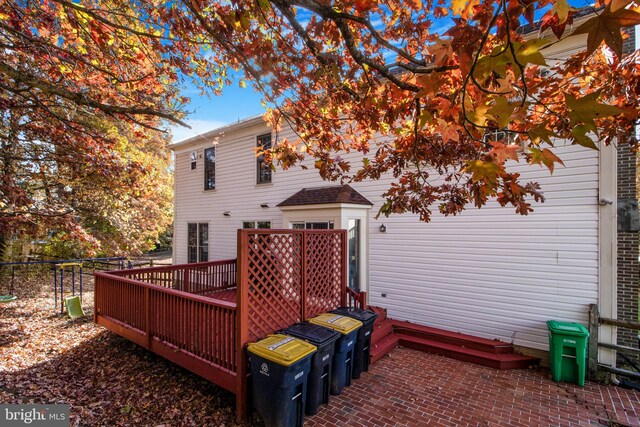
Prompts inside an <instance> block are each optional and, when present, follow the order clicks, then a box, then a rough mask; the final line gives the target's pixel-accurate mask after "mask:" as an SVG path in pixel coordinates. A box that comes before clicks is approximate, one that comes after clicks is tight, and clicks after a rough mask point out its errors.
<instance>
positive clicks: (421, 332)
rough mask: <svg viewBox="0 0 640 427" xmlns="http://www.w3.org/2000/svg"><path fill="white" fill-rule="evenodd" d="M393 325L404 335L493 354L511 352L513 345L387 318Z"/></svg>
mask: <svg viewBox="0 0 640 427" xmlns="http://www.w3.org/2000/svg"><path fill="white" fill-rule="evenodd" d="M388 320H389V321H390V322H391V324H392V325H393V331H394V332H396V333H400V334H403V335H406V336H413V337H415V338H420V339H426V340H431V341H437V342H442V343H446V344H451V345H455V346H458V347H464V348H469V349H473V350H478V351H482V352H487V353H493V354H509V353H513V346H512V345H511V344H509V343H506V342H503V341H499V340H489V339H486V338H480V337H474V336H473V335H466V334H461V333H459V332H452V331H445V330H443V329H437V328H432V327H429V326H423V325H417V324H415V323H411V322H405V321H402V320H393V319H388Z"/></svg>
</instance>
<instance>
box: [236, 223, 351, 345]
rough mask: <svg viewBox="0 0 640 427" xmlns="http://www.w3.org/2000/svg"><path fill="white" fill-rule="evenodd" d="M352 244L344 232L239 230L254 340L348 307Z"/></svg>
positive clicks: (242, 299)
mask: <svg viewBox="0 0 640 427" xmlns="http://www.w3.org/2000/svg"><path fill="white" fill-rule="evenodd" d="M346 244H347V235H346V232H345V231H344V230H260V231H257V230H239V231H238V266H239V267H238V269H239V270H240V269H242V270H243V271H244V274H245V277H243V279H242V280H243V282H242V284H241V285H240V286H239V292H240V293H242V294H243V295H239V298H238V302H240V304H242V305H244V304H246V305H245V306H244V307H246V310H242V311H243V312H245V313H246V315H247V322H246V323H245V324H246V325H247V329H248V330H247V333H248V334H247V339H248V341H249V342H252V341H256V340H259V339H261V338H264V337H265V336H266V335H267V334H270V333H273V332H275V331H277V330H278V329H282V328H286V327H288V326H290V325H292V324H293V323H297V322H301V321H303V320H306V319H308V318H310V317H314V316H317V315H318V314H320V313H323V312H326V311H328V310H331V309H334V308H336V307H338V306H340V305H344V303H345V291H346V277H347V271H346V269H347V266H346V262H347V259H346V256H347V255H346ZM239 283H240V282H239ZM245 284H246V286H245Z"/></svg>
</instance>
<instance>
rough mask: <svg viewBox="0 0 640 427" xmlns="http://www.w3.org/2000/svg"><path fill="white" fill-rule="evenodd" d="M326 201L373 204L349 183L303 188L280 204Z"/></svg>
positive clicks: (290, 204)
mask: <svg viewBox="0 0 640 427" xmlns="http://www.w3.org/2000/svg"><path fill="white" fill-rule="evenodd" d="M328 203H349V204H353V205H367V206H373V203H371V202H370V201H369V200H367V198H366V197H364V196H363V195H362V194H360V193H358V192H357V191H356V190H354V189H353V188H351V187H350V186H349V185H342V186H332V187H316V188H303V189H302V190H300V191H298V192H297V193H295V194H294V195H293V196H291V197H289V198H288V199H286V200H285V201H283V202H281V203H279V204H278V207H282V206H301V205H324V204H328Z"/></svg>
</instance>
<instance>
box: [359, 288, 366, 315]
mask: <svg viewBox="0 0 640 427" xmlns="http://www.w3.org/2000/svg"><path fill="white" fill-rule="evenodd" d="M358 300H359V303H360V307H359V308H361V309H363V310H366V309H367V292H366V291H362V292H360V293H359V294H358Z"/></svg>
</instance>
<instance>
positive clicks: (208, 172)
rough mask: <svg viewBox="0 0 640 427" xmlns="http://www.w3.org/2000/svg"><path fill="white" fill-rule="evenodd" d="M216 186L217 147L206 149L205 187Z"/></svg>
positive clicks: (209, 188)
mask: <svg viewBox="0 0 640 427" xmlns="http://www.w3.org/2000/svg"><path fill="white" fill-rule="evenodd" d="M215 188H216V147H211V148H207V149H205V150H204V189H205V190H214V189H215Z"/></svg>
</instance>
